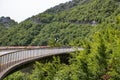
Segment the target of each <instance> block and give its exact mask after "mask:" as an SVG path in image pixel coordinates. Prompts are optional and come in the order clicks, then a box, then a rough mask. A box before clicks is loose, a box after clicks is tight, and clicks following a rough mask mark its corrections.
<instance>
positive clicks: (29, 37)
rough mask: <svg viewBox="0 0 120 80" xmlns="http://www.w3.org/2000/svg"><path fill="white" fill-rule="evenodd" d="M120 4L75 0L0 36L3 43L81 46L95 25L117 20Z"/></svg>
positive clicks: (97, 0)
mask: <svg viewBox="0 0 120 80" xmlns="http://www.w3.org/2000/svg"><path fill="white" fill-rule="evenodd" d="M119 4H120V3H119V1H117V0H106V1H104V0H73V1H70V2H67V3H65V4H60V5H58V6H56V7H53V8H51V9H48V10H47V11H45V12H43V13H41V14H38V15H36V16H33V17H31V18H28V19H26V20H25V21H23V22H21V23H20V24H18V25H17V26H15V27H12V28H10V29H9V30H8V31H7V32H6V33H5V34H4V35H3V36H2V37H1V38H0V45H1V46H5V45H52V46H61V45H62V46H63V45H65V46H66V45H74V44H78V43H80V45H81V41H82V40H84V39H85V38H87V37H88V36H89V35H90V32H91V29H92V28H94V26H96V25H99V24H101V23H105V24H107V23H114V21H115V20H116V19H115V17H117V16H118V15H119V11H120V5H119ZM92 33H94V32H93V31H92ZM53 43H55V44H53Z"/></svg>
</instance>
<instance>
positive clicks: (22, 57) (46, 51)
mask: <svg viewBox="0 0 120 80" xmlns="http://www.w3.org/2000/svg"><path fill="white" fill-rule="evenodd" d="M78 50H83V49H82V48H78ZM75 51H76V50H75V48H71V47H64V48H63V47H62V48H49V47H42V48H41V47H24V48H23V47H17V48H16V47H9V48H6V47H4V48H3V47H2V48H0V80H2V79H4V78H5V77H6V75H8V74H9V73H10V72H11V71H13V70H14V69H16V68H17V67H19V66H20V65H23V64H26V63H27V62H30V61H35V60H37V59H40V58H43V57H47V56H52V55H58V54H65V53H71V52H75Z"/></svg>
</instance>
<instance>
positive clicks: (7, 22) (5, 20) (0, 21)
mask: <svg viewBox="0 0 120 80" xmlns="http://www.w3.org/2000/svg"><path fill="white" fill-rule="evenodd" d="M16 24H17V22H15V21H14V20H12V19H11V18H10V17H0V26H3V27H5V28H10V27H11V26H14V25H16Z"/></svg>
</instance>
